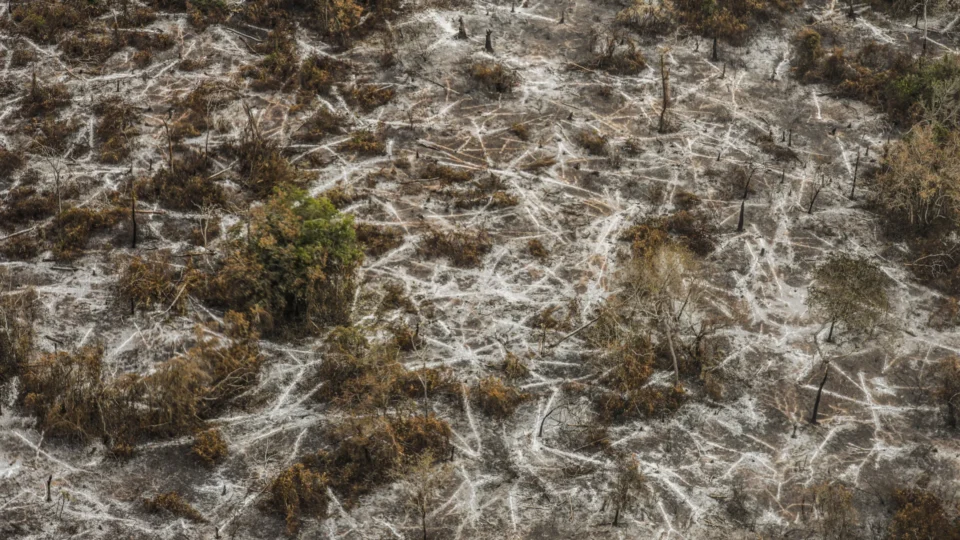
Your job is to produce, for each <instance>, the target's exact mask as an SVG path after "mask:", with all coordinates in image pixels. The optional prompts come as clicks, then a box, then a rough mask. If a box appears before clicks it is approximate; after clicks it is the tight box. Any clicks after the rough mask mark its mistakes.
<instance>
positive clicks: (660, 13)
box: [615, 0, 676, 36]
mask: <svg viewBox="0 0 960 540" xmlns="http://www.w3.org/2000/svg"><path fill="white" fill-rule="evenodd" d="M615 21H616V23H617V24H618V25H620V26H624V27H626V28H629V29H631V30H633V31H635V32H637V33H638V34H640V35H643V36H661V35H664V34H669V33H670V32H672V31H673V30H674V29H675V28H676V21H674V19H673V14H672V13H671V12H670V9H669V8H668V7H666V6H664V5H663V4H651V3H648V2H646V1H645V0H634V2H633V4H631V5H630V6H628V7H626V8H624V9H623V10H621V11H620V12H619V13H617V16H616V18H615Z"/></svg>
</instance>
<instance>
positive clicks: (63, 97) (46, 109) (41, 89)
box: [20, 74, 71, 118]
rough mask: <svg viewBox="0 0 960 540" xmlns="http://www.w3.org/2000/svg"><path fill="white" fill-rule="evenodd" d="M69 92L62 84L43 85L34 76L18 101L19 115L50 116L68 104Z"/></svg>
mask: <svg viewBox="0 0 960 540" xmlns="http://www.w3.org/2000/svg"><path fill="white" fill-rule="evenodd" d="M70 100H71V96H70V91H69V90H67V87H66V86H65V85H64V84H63V83H54V84H51V85H49V86H48V85H44V84H42V83H41V82H39V81H38V80H37V76H36V74H34V75H33V81H32V82H31V83H30V85H29V86H28V87H27V92H26V94H24V96H23V99H22V100H20V114H21V115H22V116H24V117H28V118H29V117H34V116H41V115H46V114H50V113H52V112H54V111H56V110H57V109H60V108H62V107H65V106H67V105H69V104H70Z"/></svg>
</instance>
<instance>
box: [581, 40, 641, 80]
mask: <svg viewBox="0 0 960 540" xmlns="http://www.w3.org/2000/svg"><path fill="white" fill-rule="evenodd" d="M593 39H594V45H593V50H594V59H593V65H594V67H596V68H597V69H602V70H603V71H607V72H609V73H613V74H616V75H636V74H638V73H640V72H641V71H643V70H645V69H647V59H646V58H645V57H644V56H643V53H642V52H640V49H639V48H638V47H637V44H636V42H635V41H633V40H632V39H630V38H628V37H624V36H621V35H616V34H613V35H607V36H599V35H598V36H594V38H593Z"/></svg>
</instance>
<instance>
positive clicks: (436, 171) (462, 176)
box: [420, 163, 473, 184]
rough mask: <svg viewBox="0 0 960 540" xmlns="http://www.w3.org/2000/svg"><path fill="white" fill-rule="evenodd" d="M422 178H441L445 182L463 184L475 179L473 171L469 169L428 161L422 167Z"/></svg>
mask: <svg viewBox="0 0 960 540" xmlns="http://www.w3.org/2000/svg"><path fill="white" fill-rule="evenodd" d="M420 178H423V179H425V180H439V181H440V182H443V183H445V184H462V183H465V182H469V181H470V180H473V173H472V172H470V171H469V170H465V169H458V168H455V167H450V166H448V165H440V164H437V163H428V164H426V165H424V166H423V168H422V169H420Z"/></svg>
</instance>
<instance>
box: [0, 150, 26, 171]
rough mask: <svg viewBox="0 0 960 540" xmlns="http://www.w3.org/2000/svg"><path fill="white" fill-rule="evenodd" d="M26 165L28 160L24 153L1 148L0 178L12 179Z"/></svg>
mask: <svg viewBox="0 0 960 540" xmlns="http://www.w3.org/2000/svg"><path fill="white" fill-rule="evenodd" d="M26 164H27V160H26V158H25V157H24V155H23V152H22V151H20V150H19V149H13V150H10V149H7V147H5V146H0V178H10V176H11V175H13V173H15V172H17V171H18V170H20V169H21V168H22V167H23V166H24V165H26Z"/></svg>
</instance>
